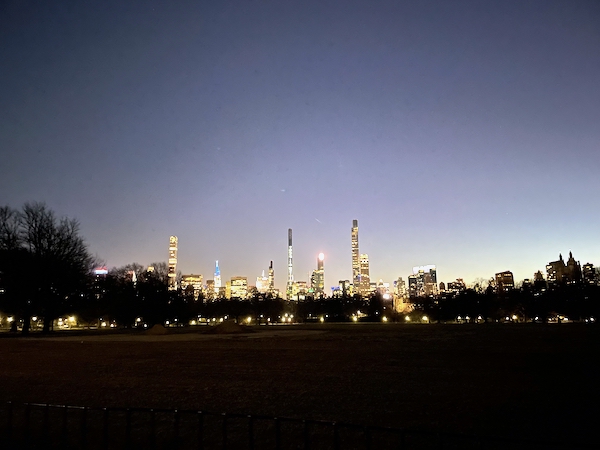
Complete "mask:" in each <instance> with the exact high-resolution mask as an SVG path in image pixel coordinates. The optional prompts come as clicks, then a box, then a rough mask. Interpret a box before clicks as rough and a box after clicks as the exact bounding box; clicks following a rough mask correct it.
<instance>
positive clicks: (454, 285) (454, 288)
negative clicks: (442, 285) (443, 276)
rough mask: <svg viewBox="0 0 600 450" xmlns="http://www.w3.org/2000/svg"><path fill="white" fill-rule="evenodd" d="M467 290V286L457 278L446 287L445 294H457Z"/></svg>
mask: <svg viewBox="0 0 600 450" xmlns="http://www.w3.org/2000/svg"><path fill="white" fill-rule="evenodd" d="M466 290H467V285H466V284H465V282H464V280H463V279H462V278H457V279H456V281H450V282H449V283H448V285H447V286H446V292H451V293H453V294H458V293H459V292H463V291H466Z"/></svg>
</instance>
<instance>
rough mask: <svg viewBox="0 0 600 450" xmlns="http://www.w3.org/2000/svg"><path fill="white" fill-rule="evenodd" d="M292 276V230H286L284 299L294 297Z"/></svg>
mask: <svg viewBox="0 0 600 450" xmlns="http://www.w3.org/2000/svg"><path fill="white" fill-rule="evenodd" d="M293 287H294V274H293V270H292V229H291V228H289V229H288V281H287V285H286V289H285V297H286V298H287V299H288V300H291V299H292V297H293V296H294V292H293Z"/></svg>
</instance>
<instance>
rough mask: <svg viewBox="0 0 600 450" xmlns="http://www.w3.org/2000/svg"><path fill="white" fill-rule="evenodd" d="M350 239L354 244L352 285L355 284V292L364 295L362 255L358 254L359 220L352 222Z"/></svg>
mask: <svg viewBox="0 0 600 450" xmlns="http://www.w3.org/2000/svg"><path fill="white" fill-rule="evenodd" d="M350 238H351V242H352V283H353V284H354V290H355V292H357V293H359V294H361V295H362V292H361V290H360V254H359V252H358V220H356V219H354V220H353V221H352V229H351V230H350Z"/></svg>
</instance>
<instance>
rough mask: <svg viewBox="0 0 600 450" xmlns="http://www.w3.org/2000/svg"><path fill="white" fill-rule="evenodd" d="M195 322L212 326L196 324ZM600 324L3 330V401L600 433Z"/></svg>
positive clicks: (527, 433)
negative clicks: (48, 333)
mask: <svg viewBox="0 0 600 450" xmlns="http://www.w3.org/2000/svg"><path fill="white" fill-rule="evenodd" d="M199 330H200V331H202V330H204V328H200V329H199ZM599 338H600V331H599V329H598V327H595V326H585V325H583V324H561V325H556V324H553V325H535V324H506V325H498V324H495V325H406V324H391V323H389V324H331V325H329V324H315V325H298V326H272V327H256V328H255V332H254V333H249V334H233V335H206V334H201V333H200V332H198V331H195V332H194V331H193V330H192V332H190V333H182V332H181V331H179V332H177V333H174V334H169V335H166V336H142V335H140V334H128V333H125V334H122V333H121V334H106V335H102V334H85V333H83V334H79V335H73V334H68V333H65V334H64V335H60V336H55V337H31V338H17V337H3V338H1V339H0V355H1V363H0V401H2V402H5V401H8V400H12V401H15V402H48V403H60V404H72V405H86V406H126V407H154V408H189V409H203V410H208V411H215V412H233V413H237V412H240V413H252V414H265V415H273V416H287V417H298V418H310V419H329V420H339V421H346V422H353V423H358V424H364V425H385V426H393V427H403V428H410V429H425V430H434V431H453V432H460V433H469V434H483V435H500V436H506V437H519V438H531V439H544V440H548V439H551V440H553V439H557V440H561V441H566V442H574V443H587V444H589V443H593V442H594V441H595V434H596V430H595V426H596V418H597V416H596V414H597V411H598V405H600V402H599V400H600V393H599V392H600V391H599V389H598V374H597V372H596V370H595V369H594V367H595V363H594V361H596V360H597V359H598V355H599V354H600V352H599V350H600V339H599Z"/></svg>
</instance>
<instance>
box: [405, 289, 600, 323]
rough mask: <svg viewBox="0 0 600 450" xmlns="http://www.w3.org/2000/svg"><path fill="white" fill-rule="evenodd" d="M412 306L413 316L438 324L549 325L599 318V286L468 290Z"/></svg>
mask: <svg viewBox="0 0 600 450" xmlns="http://www.w3.org/2000/svg"><path fill="white" fill-rule="evenodd" d="M413 306H414V313H413V314H415V315H416V314H418V313H423V314H425V315H427V317H428V318H429V320H431V321H439V322H449V321H455V320H457V318H459V317H460V321H484V322H496V321H505V320H506V319H507V318H508V319H509V320H511V321H513V320H517V321H519V322H528V321H536V322H548V321H549V320H555V319H556V320H561V319H562V318H568V319H569V320H576V321H585V320H586V319H588V320H589V319H590V318H594V319H597V318H598V314H599V313H600V286H597V285H593V284H586V283H583V282H581V283H572V284H562V285H557V286H551V287H548V288H544V289H533V288H532V287H527V286H525V287H523V288H521V289H513V290H510V291H508V292H506V293H496V292H495V291H494V289H493V288H492V287H489V288H488V289H487V290H485V291H477V290H474V289H466V290H464V291H462V292H459V293H454V294H450V293H445V294H442V295H440V296H439V297H437V298H433V297H430V298H420V299H416V300H415V301H414V304H413ZM513 316H515V317H516V319H513ZM415 317H417V316H415ZM467 318H468V319H467Z"/></svg>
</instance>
